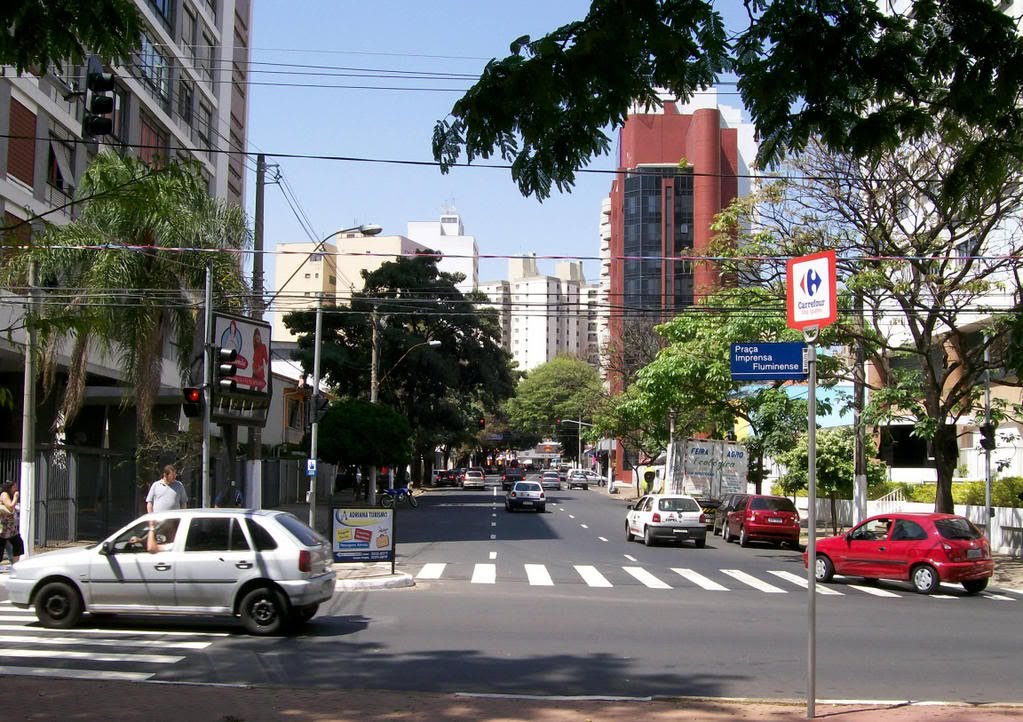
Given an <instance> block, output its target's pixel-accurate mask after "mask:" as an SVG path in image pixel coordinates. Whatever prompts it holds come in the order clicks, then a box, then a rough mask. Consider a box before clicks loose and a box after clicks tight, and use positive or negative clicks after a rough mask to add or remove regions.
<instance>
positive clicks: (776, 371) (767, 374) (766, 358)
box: [731, 341, 808, 381]
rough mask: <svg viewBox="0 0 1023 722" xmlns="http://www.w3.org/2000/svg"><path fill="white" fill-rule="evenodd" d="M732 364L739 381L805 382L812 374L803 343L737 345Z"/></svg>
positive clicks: (733, 350) (734, 377) (735, 376)
mask: <svg viewBox="0 0 1023 722" xmlns="http://www.w3.org/2000/svg"><path fill="white" fill-rule="evenodd" d="M731 361H732V364H731V366H732V379H733V380H735V381H802V380H803V379H805V378H806V376H807V373H808V370H807V365H806V344H805V343H802V342H800V341H792V342H787V343H759V342H751V343H733V344H732V357H731Z"/></svg>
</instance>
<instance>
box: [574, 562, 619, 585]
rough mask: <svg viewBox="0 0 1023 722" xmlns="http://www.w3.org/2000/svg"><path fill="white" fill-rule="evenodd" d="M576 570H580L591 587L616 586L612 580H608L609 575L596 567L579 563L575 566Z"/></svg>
mask: <svg viewBox="0 0 1023 722" xmlns="http://www.w3.org/2000/svg"><path fill="white" fill-rule="evenodd" d="M575 570H576V571H577V572H579V576H581V577H582V578H583V581H584V582H586V583H587V584H588V585H589V586H591V587H604V588H608V587H612V586H614V585H613V584H611V582H609V581H608V580H607V577H605V576H604V575H603V574H601V573H600V572H598V571H597V568H596V567H592V566H589V565H585V564H584V565H577V566H576V567H575Z"/></svg>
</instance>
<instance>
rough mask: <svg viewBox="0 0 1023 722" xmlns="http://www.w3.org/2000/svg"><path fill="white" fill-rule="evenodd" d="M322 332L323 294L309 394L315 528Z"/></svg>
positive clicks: (311, 507)
mask: <svg viewBox="0 0 1023 722" xmlns="http://www.w3.org/2000/svg"><path fill="white" fill-rule="evenodd" d="M322 333H323V294H322V293H320V294H319V295H318V296H317V298H316V336H315V337H314V339H313V344H314V345H313V390H312V393H311V394H310V396H309V406H310V416H311V418H310V422H311V423H310V425H309V458H310V459H311V460H312V461H313V464H314V466H313V472H312V473H311V474H310V475H309V526H310V527H311V528H312V529H315V528H316V477H317V475H318V474H319V464H318V463H317V458H316V454H317V453H318V449H317V446H318V440H319V435H320V422H319V416H320V339H321V337H322Z"/></svg>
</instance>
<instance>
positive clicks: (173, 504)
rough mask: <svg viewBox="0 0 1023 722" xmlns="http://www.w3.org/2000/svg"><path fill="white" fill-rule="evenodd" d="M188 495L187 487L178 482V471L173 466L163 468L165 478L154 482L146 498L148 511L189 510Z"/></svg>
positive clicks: (168, 465)
mask: <svg viewBox="0 0 1023 722" xmlns="http://www.w3.org/2000/svg"><path fill="white" fill-rule="evenodd" d="M187 508H188V494H187V493H185V485H184V484H182V483H181V482H180V481H178V471H177V469H175V468H174V465H173V464H167V466H165V467H163V476H162V477H161V478H159V479H157V480H156V481H154V482H153V485H152V486H151V487H149V494H148V496H146V511H148V512H149V513H150V514H152V513H153V512H154V511H170V510H172V509H187Z"/></svg>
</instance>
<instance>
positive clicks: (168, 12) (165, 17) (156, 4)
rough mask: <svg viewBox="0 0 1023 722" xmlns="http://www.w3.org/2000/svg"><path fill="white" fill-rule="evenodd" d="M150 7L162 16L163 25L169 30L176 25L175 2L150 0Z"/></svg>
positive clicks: (170, 0)
mask: <svg viewBox="0 0 1023 722" xmlns="http://www.w3.org/2000/svg"><path fill="white" fill-rule="evenodd" d="M149 5H150V7H152V8H153V10H155V11H156V14H157V15H159V16H160V19H161V20H162V21H163V24H164V25H166V26H167V27H168V28H171V27H173V25H174V1H173V0H149Z"/></svg>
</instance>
